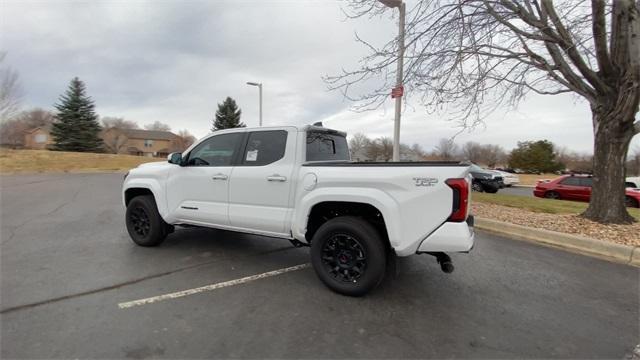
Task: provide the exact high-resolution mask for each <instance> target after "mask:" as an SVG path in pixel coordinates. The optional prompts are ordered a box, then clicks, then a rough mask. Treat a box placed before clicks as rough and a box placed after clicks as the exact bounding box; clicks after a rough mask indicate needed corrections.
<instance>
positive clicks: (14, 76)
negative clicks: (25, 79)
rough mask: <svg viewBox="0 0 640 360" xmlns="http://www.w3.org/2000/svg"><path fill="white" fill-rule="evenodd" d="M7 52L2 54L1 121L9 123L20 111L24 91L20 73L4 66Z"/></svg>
mask: <svg viewBox="0 0 640 360" xmlns="http://www.w3.org/2000/svg"><path fill="white" fill-rule="evenodd" d="M5 56H6V52H4V53H0V121H3V122H4V121H7V120H9V119H11V118H12V117H13V116H15V115H16V114H17V112H18V110H20V101H21V100H22V89H21V87H20V81H19V76H18V72H17V71H15V70H13V69H12V68H10V67H8V66H5V65H3V64H2V62H3V61H4V58H5Z"/></svg>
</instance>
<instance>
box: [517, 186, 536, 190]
mask: <svg viewBox="0 0 640 360" xmlns="http://www.w3.org/2000/svg"><path fill="white" fill-rule="evenodd" d="M513 187H519V188H532V189H533V188H535V187H536V186H535V185H513Z"/></svg>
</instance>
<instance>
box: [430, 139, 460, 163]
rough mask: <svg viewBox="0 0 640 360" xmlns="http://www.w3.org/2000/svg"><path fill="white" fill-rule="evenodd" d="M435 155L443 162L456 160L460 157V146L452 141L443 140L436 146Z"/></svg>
mask: <svg viewBox="0 0 640 360" xmlns="http://www.w3.org/2000/svg"><path fill="white" fill-rule="evenodd" d="M435 155H436V156H437V157H438V158H440V159H442V160H454V159H455V158H457V157H458V145H457V144H456V143H454V142H453V140H452V139H445V138H442V139H440V141H439V142H438V145H436V148H435Z"/></svg>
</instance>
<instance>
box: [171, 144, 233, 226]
mask: <svg viewBox="0 0 640 360" xmlns="http://www.w3.org/2000/svg"><path fill="white" fill-rule="evenodd" d="M243 137H244V132H238V133H231V134H220V135H215V136H212V137H210V138H208V139H206V140H204V141H203V142H202V143H200V144H198V145H197V146H196V147H194V148H193V150H191V152H190V153H188V154H186V155H185V159H184V166H180V167H176V168H175V169H173V170H172V171H171V173H170V174H169V178H168V179H167V202H168V203H167V205H168V207H169V211H170V212H172V213H173V214H175V217H176V218H177V220H182V221H185V222H196V223H204V224H210V225H225V226H227V225H229V209H228V208H229V178H230V176H231V171H232V169H233V161H234V157H236V156H238V153H239V151H240V149H241V143H242V139H243Z"/></svg>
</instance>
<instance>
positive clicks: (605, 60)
mask: <svg viewBox="0 0 640 360" xmlns="http://www.w3.org/2000/svg"><path fill="white" fill-rule="evenodd" d="M604 5H605V4H604V1H602V0H591V12H592V16H593V25H592V29H593V42H594V43H595V46H596V59H597V60H598V67H599V68H600V71H602V73H603V74H604V75H605V76H608V75H610V74H613V65H612V64H611V59H610V58H609V50H608V48H607V29H606V20H605V18H604Z"/></svg>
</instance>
